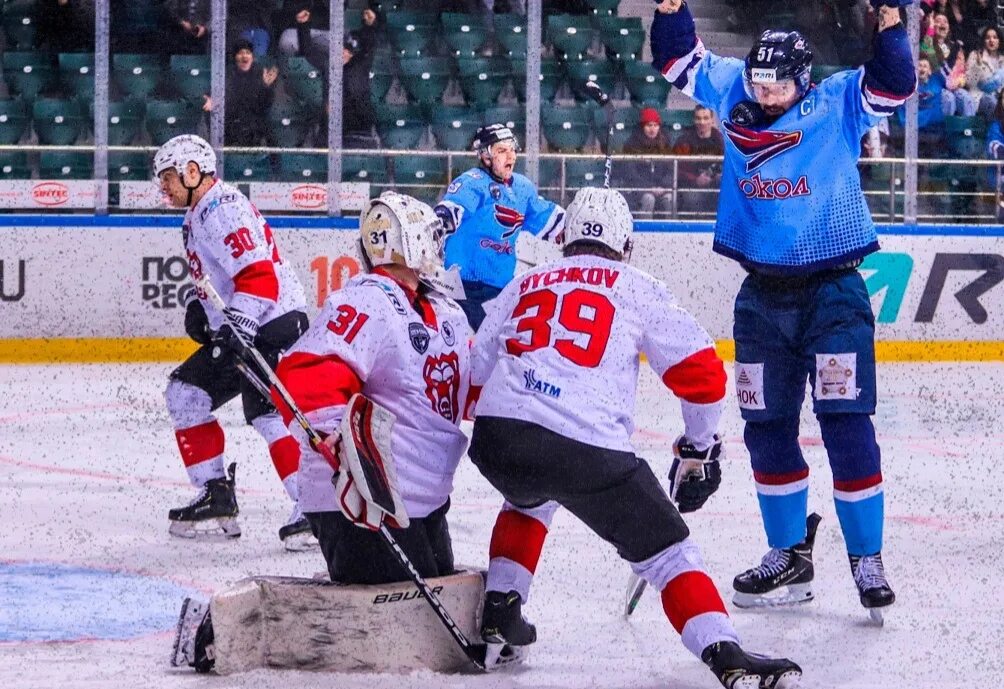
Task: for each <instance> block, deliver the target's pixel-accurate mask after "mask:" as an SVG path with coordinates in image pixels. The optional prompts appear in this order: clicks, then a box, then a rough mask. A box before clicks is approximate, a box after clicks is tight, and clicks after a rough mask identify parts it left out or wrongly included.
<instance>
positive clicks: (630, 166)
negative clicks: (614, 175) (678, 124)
mask: <svg viewBox="0 0 1004 689" xmlns="http://www.w3.org/2000/svg"><path fill="white" fill-rule="evenodd" d="M672 152H673V147H672V146H671V145H670V143H669V139H668V138H667V137H666V135H665V133H664V132H663V131H662V118H661V117H659V111H658V110H656V109H655V108H645V109H643V110H642V111H641V119H640V121H639V123H638V129H637V130H635V131H634V132H632V133H631V136H630V137H629V138H628V140H627V141H626V142H625V143H624V153H626V154H629V155H647V156H662V155H670V154H672ZM618 167H620V168H621V169H622V172H621V173H620V175H619V176H620V177H621V179H622V183H621V184H620V185H619V186H622V187H623V188H624V189H625V190H626V192H627V196H628V198H629V199H630V202H631V205H632V206H633V208H632V211H634V212H635V213H636V215H637V216H638V217H642V218H651V217H652V215H653V212H654V211H655V208H656V202H658V207H659V211H660V213H666V214H669V213H672V211H673V192H672V190H671V189H665V188H663V185H664V184H665V180H666V164H664V163H662V162H658V161H655V160H651V159H650V160H633V161H625V162H624V163H623V165H620V166H614V169H615V170H616V169H617V168H618ZM628 190H630V191H628Z"/></svg>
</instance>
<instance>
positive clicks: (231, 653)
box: [171, 570, 484, 675]
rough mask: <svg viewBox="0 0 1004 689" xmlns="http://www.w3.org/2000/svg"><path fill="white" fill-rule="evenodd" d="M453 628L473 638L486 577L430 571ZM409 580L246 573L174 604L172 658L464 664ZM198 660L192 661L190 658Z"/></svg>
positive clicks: (394, 668)
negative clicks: (361, 581)
mask: <svg viewBox="0 0 1004 689" xmlns="http://www.w3.org/2000/svg"><path fill="white" fill-rule="evenodd" d="M428 584H429V586H430V587H431V589H432V591H433V592H434V593H435V594H436V595H438V597H439V598H440V600H441V601H442V602H443V604H444V605H446V606H447V607H448V608H449V609H450V611H451V612H452V613H453V615H454V619H455V621H456V623H457V625H458V626H459V627H460V629H461V630H462V631H463V632H464V633H465V634H466V635H467V636H469V637H476V636H477V631H478V629H479V626H480V623H481V621H480V612H481V599H482V597H483V595H484V578H483V576H482V574H481V573H480V572H477V571H472V570H466V571H462V572H458V573H456V574H453V575H450V576H447V577H438V578H435V579H429V580H428ZM423 598H424V596H423V594H422V593H421V592H419V591H418V590H417V589H416V588H415V586H414V584H412V583H411V582H410V581H402V582H400V583H394V584H380V585H374V586H366V585H343V584H334V583H330V582H324V581H317V580H312V579H298V578H292V577H252V578H249V579H244V580H242V581H239V582H237V584H235V585H234V586H233V587H231V588H229V589H226V590H224V591H220V592H218V593H217V594H215V595H214V596H213V597H212V600H211V601H210V603H209V605H208V610H209V615H208V616H207V615H206V609H207V606H206V604H205V603H198V602H195V601H192V600H186V601H185V604H184V606H183V607H182V619H181V620H180V621H179V625H178V633H177V636H176V638H175V647H174V654H173V656H172V658H171V665H174V666H185V665H195V667H196V669H197V670H199V671H201V672H208V671H210V670H211V671H212V672H215V673H216V674H220V675H229V674H233V673H238V672H246V671H248V670H253V669H255V668H264V667H267V668H282V669H295V670H314V671H326V672H392V673H407V672H412V671H414V670H420V669H428V670H432V671H435V672H458V671H463V670H469V669H470V667H471V665H470V659H469V658H468V657H467V656H466V655H465V654H464V652H463V651H462V650H461V649H460V647H459V646H457V644H456V643H455V642H454V640H453V639H452V638H451V637H450V634H449V632H448V631H447V630H446V628H444V627H443V625H442V624H441V622H440V621H439V620H438V619H437V618H436V615H435V614H434V613H433V611H432V609H431V608H430V607H429V605H428V603H427V602H426V601H425V600H423ZM197 658H199V659H201V662H199V663H196V659H197Z"/></svg>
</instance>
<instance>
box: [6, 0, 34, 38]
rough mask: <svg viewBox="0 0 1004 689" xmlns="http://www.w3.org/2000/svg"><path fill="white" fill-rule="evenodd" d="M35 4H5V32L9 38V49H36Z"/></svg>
mask: <svg viewBox="0 0 1004 689" xmlns="http://www.w3.org/2000/svg"><path fill="white" fill-rule="evenodd" d="M35 4H36V3H35V2H17V1H15V2H11V1H10V0H7V1H6V2H4V3H3V18H2V21H3V32H4V35H5V36H6V37H7V49H8V50H11V49H14V50H31V49H32V48H34V47H35V34H36V26H35V16H34V9H35V8H34V5H35Z"/></svg>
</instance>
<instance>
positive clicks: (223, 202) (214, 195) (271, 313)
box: [153, 134, 316, 550]
mask: <svg viewBox="0 0 1004 689" xmlns="http://www.w3.org/2000/svg"><path fill="white" fill-rule="evenodd" d="M153 171H154V175H155V177H156V180H157V183H158V184H159V186H160V189H161V191H162V192H163V194H164V196H165V198H166V199H167V202H168V203H169V204H170V205H171V206H173V207H175V208H185V209H187V211H186V213H185V218H184V220H183V221H182V241H183V243H184V249H185V254H186V257H187V259H188V265H189V271H190V273H191V276H192V278H193V279H195V280H198V279H200V278H206V279H208V280H209V282H210V283H211V284H212V285H213V287H214V288H215V289H216V291H217V292H218V293H219V294H220V295H221V296H222V298H223V300H224V301H225V302H226V304H227V312H228V313H227V317H224V314H223V313H220V312H219V311H217V310H216V309H215V308H213V307H212V305H211V304H210V302H208V300H207V299H206V295H204V294H201V292H200V290H197V289H196V290H193V291H192V292H191V293H190V294H189V295H188V297H187V308H186V313H185V330H186V332H187V333H188V335H189V336H190V337H191V338H192V339H193V340H195V341H196V342H197V343H198V344H199V345H201V346H200V347H199V349H198V350H196V352H195V353H194V354H192V355H191V356H190V357H189V358H188V359H187V360H186V361H185V362H184V363H183V364H181V366H179V367H178V368H176V369H175V370H174V371H172V372H171V375H170V380H169V382H168V385H167V389H166V390H165V392H164V397H165V399H166V401H167V409H168V412H169V413H170V415H171V421H172V422H173V424H174V428H175V436H176V438H177V442H178V449H179V450H180V452H181V458H182V460H183V461H184V463H185V468H186V470H187V471H188V477H189V479H190V480H191V482H192V484H193V485H194V486H196V487H197V488H199V489H200V492H199V494H198V496H197V497H196V498H195V499H194V500H193V501H192V502H191V503H190V504H188V505H187V506H185V507H180V508H177V509H172V510H170V512H169V513H168V518H169V520H170V522H171V526H170V533H171V535H173V536H179V537H183V538H197V537H207V536H211V537H213V536H221V535H222V536H223V537H227V538H234V537H237V536H240V534H241V532H240V526H239V525H238V523H237V514H238V506H237V498H236V495H235V492H234V474H233V468H234V466H233V465H231V467H230V475H229V476H227V475H226V473H225V472H224V465H225V461H224V456H225V455H224V435H223V428H222V427H221V426H220V424H219V422H218V421H217V420H216V417H215V416H214V415H213V411H214V410H216V408H217V407H219V406H221V405H222V404H224V403H226V402H228V401H229V400H231V399H233V398H234V397H236V396H237V395H240V396H241V401H242V403H243V406H244V418H245V419H246V421H247V422H248V423H249V424H250V425H251V426H253V427H254V429H255V430H256V431H257V432H258V433H259V434H260V435H261V436H262V438H264V439H265V442H266V443H267V444H268V450H269V454H270V455H271V457H272V463H273V465H274V466H275V470H276V472H277V473H278V474H279V478H280V480H281V481H282V483H283V486H284V487H285V489H286V492H287V494H288V495H289V497H290V499H291V500H292V501H293V503H294V505H293V513H292V515H291V516H290V518H289V521H288V522H287V523H286V524H285V525H284V526H283V527H282V528H281V529H280V530H279V537H280V539H281V540H282V541H283V543H284V545H285V546H286V548H287V549H289V550H300V549H303V548H305V547H309V546H310V545H315V546H316V543H313V537H312V536H311V534H310V526H309V524H308V523H307V521H306V519H305V518H304V517H303V515H302V513H301V512H300V509H299V505H298V503H297V498H298V494H297V468H298V466H299V460H300V450H299V447H298V446H297V443H296V441H295V440H294V439H293V438H292V437H290V435H289V432H288V431H287V430H286V426H285V424H283V422H282V418H281V417H280V416H279V414H278V413H277V412H276V410H275V408H274V407H273V406H272V403H271V400H269V399H268V398H267V397H265V396H263V395H262V394H261V393H260V392H259V391H258V390H256V389H255V388H254V387H253V386H252V384H251V383H250V382H249V381H248V380H247V379H246V378H245V377H244V376H243V375H242V374H241V373H240V372H239V370H238V365H239V363H238V358H237V354H236V351H237V349H236V342H235V339H236V335H235V333H234V329H235V328H239V329H240V331H241V334H242V335H243V336H244V337H245V338H246V339H247V341H249V342H254V344H255V346H256V347H257V348H258V349H259V350H260V351H261V353H262V354H263V355H264V357H265V358H266V360H267V361H268V362H269V363H270V364H271V365H272V366H274V365H275V363H276V362H277V361H278V358H279V354H280V353H281V352H282V350H284V349H286V348H287V347H289V346H290V345H291V344H293V342H295V341H296V339H297V338H298V337H299V336H300V335H301V334H302V333H303V332H304V331H305V330H306V329H307V315H306V313H305V306H306V302H305V299H304V294H303V288H302V287H301V285H300V281H299V280H298V279H297V277H296V274H295V273H294V272H293V269H292V267H290V266H289V265H288V264H287V263H285V262H284V261H283V260H282V256H281V252H280V250H279V248H278V247H277V246H276V242H275V237H274V236H273V234H272V230H271V229H270V228H269V226H268V223H267V222H265V219H264V218H262V216H261V215H260V214H259V213H258V211H257V209H255V207H254V206H253V205H251V202H250V201H248V199H247V198H246V197H245V196H244V195H243V194H242V193H241V192H240V191H238V190H237V189H236V188H235V187H232V186H230V185H229V184H226V183H224V182H222V181H221V180H219V179H218V178H217V176H216V154H215V153H214V152H213V149H212V147H211V146H210V145H209V144H208V143H207V142H206V141H205V140H203V139H201V138H199V137H198V136H194V135H189V134H184V135H181V136H176V137H174V138H173V139H171V140H170V141H168V142H166V143H165V144H164V145H163V146H161V147H160V148H159V149H158V150H157V153H156V155H155V156H154V160H153Z"/></svg>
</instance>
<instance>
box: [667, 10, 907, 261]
mask: <svg viewBox="0 0 1004 689" xmlns="http://www.w3.org/2000/svg"><path fill="white" fill-rule="evenodd" d="M656 24H657V26H655V27H653V34H652V35H653V53H654V54H656V55H657V61H659V60H660V58H665V61H664V62H663V63H662V64H660V65H659V67H660V68H661V70H662V73H663V75H664V77H665V78H666V79H667V80H668V81H669V82H670V83H672V84H673V85H674V86H676V87H677V88H678V89H680V90H681V91H683V92H684V93H686V94H687V95H689V96H690V97H692V98H693V99H694V100H696V101H697V102H698V103H700V104H702V105H704V106H706V107H708V108H710V109H711V110H712V111H713V112H715V114H716V115H717V118H718V120H719V122H720V123H721V127H722V134H723V135H724V139H725V162H724V166H723V173H722V187H721V195H720V197H719V204H718V217H717V221H716V224H715V242H714V249H715V251H717V252H718V253H721V254H724V255H726V256H729V257H731V258H734V259H736V260H738V261H740V262H742V263H744V264H746V265H748V266H750V267H753V268H757V269H759V270H763V271H766V272H772V273H778V274H806V273H811V272H814V271H817V270H821V269H825V268H828V267H833V266H836V265H840V264H843V263H846V262H848V261H852V260H854V259H857V258H860V257H862V256H865V255H866V254H869V253H871V252H873V251H876V250H877V249H878V237H877V235H876V232H875V226H874V224H873V222H872V219H871V214H870V213H869V211H868V206H867V204H866V203H865V198H864V194H863V193H862V190H861V183H860V178H859V175H858V170H857V162H858V158H859V157H860V153H861V138H862V136H863V135H864V134H865V132H866V131H867V130H868V129H869V128H870V127H872V126H874V125H876V124H877V123H878V121H879V119H880V118H882V117H886V116H888V115H889V114H891V113H892V112H893V110H895V108H897V107H898V106H899V105H901V104H902V103H903V102H904V101H905V100H906V99H907V98H908V97H909V96H910V94H911V93H912V86H910V85H909V84H910V83H912V82H911V80H912V78H913V68H912V65H911V63H910V61H909V53H905V56H906V59H905V60H904V59H903V56H902V55H900V52H903V46H905V45H906V43H905V36H906V32H905V30H904V29H901V28H898V29H888V30H887V31H884V32H882V33H880V34H878V37H877V38H876V41H875V45H876V53H875V57H874V58H873V60H872V61H870V62H869V64H867V65H865V66H864V67H861V68H859V69H857V70H848V71H844V72H839V73H837V74H835V75H833V76H831V77H829V78H827V79H824V80H823V81H822V82H821V83H820V84H818V85H815V86H813V87H811V88H810V89H809V91H808V93H806V95H805V97H804V98H803V99H802V100H800V101H799V102H797V103H796V104H795V105H794V106H793V107H792V108H791V109H789V110H788V111H787V112H785V113H784V114H783V115H782V116H781V117H779V118H778V119H776V120H775V121H773V122H771V123H770V124H769V125H767V126H763V127H758V128H756V129H752V128H747V127H743V126H740V125H738V124H736V123H734V122H732V118H731V113H732V111H733V108H734V107H735V106H736V105H737V104H738V103H740V102H742V101H750V100H751V97H750V95H749V94H748V93H747V92H746V87H745V84H744V80H743V68H744V63H743V61H742V60H738V59H735V58H722V57H718V56H716V55H714V54H712V53H711V52H709V51H707V50H705V48H704V44H703V43H702V42H701V41H700V39H698V38H697V37H696V34H695V32H694V29H693V19H692V18H691V17H690V12H689V10H688V9H687V7H686V5H684V6H683V8H682V9H681V10H680V12H678V13H676V14H674V15H665V14H657V16H656ZM887 34H889V35H887ZM901 71H903V72H904V73H903V74H900V72H901ZM890 72H891V75H890ZM890 77H891V78H890ZM890 83H892V84H895V86H893V87H889V86H886V84H890ZM904 84H906V86H905V87H904Z"/></svg>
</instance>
